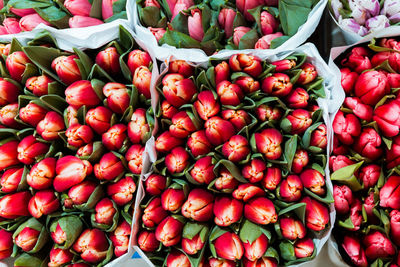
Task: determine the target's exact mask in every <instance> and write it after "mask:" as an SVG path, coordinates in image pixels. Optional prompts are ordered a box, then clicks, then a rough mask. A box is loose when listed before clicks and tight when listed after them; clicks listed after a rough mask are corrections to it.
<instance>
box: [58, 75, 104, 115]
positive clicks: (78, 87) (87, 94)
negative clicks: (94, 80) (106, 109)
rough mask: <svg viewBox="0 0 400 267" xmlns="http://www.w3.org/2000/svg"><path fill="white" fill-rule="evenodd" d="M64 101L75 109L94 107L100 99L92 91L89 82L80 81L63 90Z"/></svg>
mask: <svg viewBox="0 0 400 267" xmlns="http://www.w3.org/2000/svg"><path fill="white" fill-rule="evenodd" d="M65 99H66V101H67V103H68V104H70V105H71V106H74V107H76V108H80V107H81V106H83V105H85V106H87V107H94V106H97V105H98V104H99V103H100V98H99V97H98V95H97V94H96V92H95V91H94V89H93V87H92V84H91V82H90V81H86V80H81V81H77V82H74V83H73V84H71V85H70V86H68V87H67V89H66V90H65Z"/></svg>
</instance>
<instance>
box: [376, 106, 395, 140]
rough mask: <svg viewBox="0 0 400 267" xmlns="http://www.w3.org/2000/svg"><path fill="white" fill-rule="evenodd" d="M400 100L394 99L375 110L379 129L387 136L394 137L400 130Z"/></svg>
mask: <svg viewBox="0 0 400 267" xmlns="http://www.w3.org/2000/svg"><path fill="white" fill-rule="evenodd" d="M399 112H400V101H398V100H394V101H391V102H389V103H387V104H384V105H382V106H379V107H377V108H376V109H375V111H374V117H373V118H374V121H376V123H377V125H378V127H379V130H381V131H382V134H383V135H384V136H386V137H394V136H396V135H398V134H399V132H400V117H399V115H398V114H399Z"/></svg>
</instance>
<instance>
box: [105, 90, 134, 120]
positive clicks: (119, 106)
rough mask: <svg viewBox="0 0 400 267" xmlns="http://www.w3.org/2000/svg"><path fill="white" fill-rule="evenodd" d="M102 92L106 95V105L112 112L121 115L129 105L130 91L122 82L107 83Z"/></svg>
mask: <svg viewBox="0 0 400 267" xmlns="http://www.w3.org/2000/svg"><path fill="white" fill-rule="evenodd" d="M103 94H104V95H105V96H106V97H107V107H108V108H109V109H111V110H112V111H113V112H115V113H117V114H120V115H122V114H124V112H125V110H126V109H127V108H128V107H129V102H130V99H131V96H130V91H129V90H128V89H127V88H126V86H125V85H123V84H122V83H112V82H111V83H107V84H106V85H104V87H103Z"/></svg>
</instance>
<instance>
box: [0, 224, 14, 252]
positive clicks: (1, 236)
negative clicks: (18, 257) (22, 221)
mask: <svg viewBox="0 0 400 267" xmlns="http://www.w3.org/2000/svg"><path fill="white" fill-rule="evenodd" d="M12 252H13V239H12V233H11V232H7V231H6V230H4V229H1V230H0V260H3V259H6V258H8V257H10V256H11V254H12Z"/></svg>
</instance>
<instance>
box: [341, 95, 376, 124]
mask: <svg viewBox="0 0 400 267" xmlns="http://www.w3.org/2000/svg"><path fill="white" fill-rule="evenodd" d="M344 104H345V105H346V106H347V107H348V108H350V109H352V110H353V113H354V115H356V116H357V117H359V118H360V119H361V120H366V121H371V120H372V113H373V109H372V107H371V106H369V105H366V104H363V103H361V101H360V99H358V98H356V97H346V99H345V101H344Z"/></svg>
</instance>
